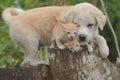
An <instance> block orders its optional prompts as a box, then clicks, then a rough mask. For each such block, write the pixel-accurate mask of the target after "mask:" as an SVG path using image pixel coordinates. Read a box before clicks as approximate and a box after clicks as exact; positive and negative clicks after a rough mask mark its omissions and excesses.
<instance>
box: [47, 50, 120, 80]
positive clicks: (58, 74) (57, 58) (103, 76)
mask: <svg viewBox="0 0 120 80" xmlns="http://www.w3.org/2000/svg"><path fill="white" fill-rule="evenodd" d="M48 52H49V61H50V68H51V73H52V75H53V78H54V80H120V76H119V75H120V72H118V70H117V68H116V67H115V66H114V65H113V64H112V63H110V61H109V60H108V59H107V58H106V59H103V58H102V57H101V56H100V54H99V50H98V49H94V52H93V53H88V51H87V50H83V51H81V52H77V53H72V52H70V51H69V50H67V49H65V50H59V49H48Z"/></svg>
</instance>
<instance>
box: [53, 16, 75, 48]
mask: <svg viewBox="0 0 120 80" xmlns="http://www.w3.org/2000/svg"><path fill="white" fill-rule="evenodd" d="M54 19H55V21H56V24H55V27H54V29H53V35H52V44H51V48H52V47H54V46H55V43H56V45H57V47H58V48H59V49H65V46H64V45H63V44H64V43H66V42H67V41H68V40H69V39H71V38H76V37H77V26H76V25H75V24H73V23H66V22H61V21H58V20H57V18H56V17H55V16H54Z"/></svg>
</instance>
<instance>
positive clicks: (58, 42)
mask: <svg viewBox="0 0 120 80" xmlns="http://www.w3.org/2000/svg"><path fill="white" fill-rule="evenodd" d="M55 42H56V45H57V47H58V48H59V49H65V46H64V45H62V43H61V42H60V40H58V39H56V40H55Z"/></svg>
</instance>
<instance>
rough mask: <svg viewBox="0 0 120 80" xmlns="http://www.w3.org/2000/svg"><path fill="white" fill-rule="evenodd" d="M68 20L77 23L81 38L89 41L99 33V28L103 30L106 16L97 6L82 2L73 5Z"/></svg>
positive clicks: (66, 17)
mask: <svg viewBox="0 0 120 80" xmlns="http://www.w3.org/2000/svg"><path fill="white" fill-rule="evenodd" d="M65 19H66V21H68V22H73V23H76V24H77V28H78V29H77V30H78V31H77V32H78V33H77V34H78V37H79V40H80V41H82V42H88V41H90V40H91V39H93V37H94V35H95V34H97V33H98V28H100V29H101V30H103V27H104V25H105V23H106V17H105V16H104V14H103V13H102V12H101V11H100V10H99V9H98V8H96V7H95V6H93V5H91V4H89V3H81V4H78V5H75V6H73V7H72V8H71V9H70V10H69V11H68V12H67V13H66V16H65Z"/></svg>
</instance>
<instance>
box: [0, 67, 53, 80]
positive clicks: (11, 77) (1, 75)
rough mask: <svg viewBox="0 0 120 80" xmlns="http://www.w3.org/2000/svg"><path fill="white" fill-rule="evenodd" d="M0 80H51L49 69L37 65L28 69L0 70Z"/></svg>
mask: <svg viewBox="0 0 120 80" xmlns="http://www.w3.org/2000/svg"><path fill="white" fill-rule="evenodd" d="M0 80H53V79H52V75H51V73H50V67H49V66H45V65H39V66H36V67H29V68H16V69H9V68H0Z"/></svg>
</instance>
